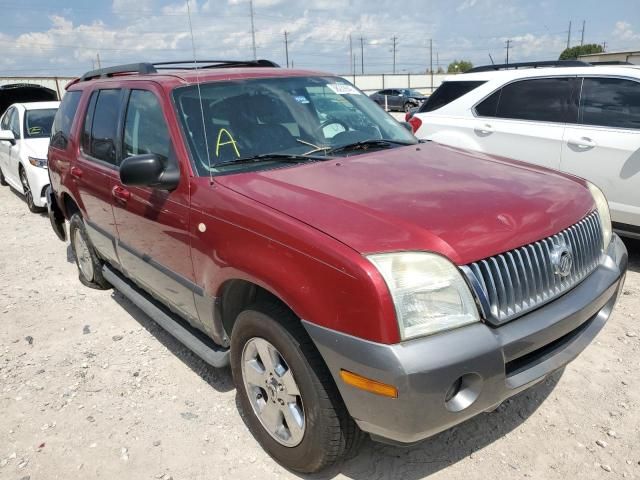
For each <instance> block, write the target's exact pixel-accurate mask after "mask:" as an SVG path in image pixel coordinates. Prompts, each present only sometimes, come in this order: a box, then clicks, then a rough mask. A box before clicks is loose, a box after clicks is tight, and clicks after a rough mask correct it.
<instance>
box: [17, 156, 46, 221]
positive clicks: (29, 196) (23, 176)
mask: <svg viewBox="0 0 640 480" xmlns="http://www.w3.org/2000/svg"><path fill="white" fill-rule="evenodd" d="M20 183H22V190H23V194H24V198H25V200H26V202H27V207H28V208H29V211H30V212H31V213H42V212H44V211H45V210H46V208H43V207H37V206H36V204H35V203H34V202H33V192H31V187H30V186H29V178H28V177H27V172H25V170H24V168H22V166H21V167H20Z"/></svg>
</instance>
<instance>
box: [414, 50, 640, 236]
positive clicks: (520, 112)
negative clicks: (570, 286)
mask: <svg viewBox="0 0 640 480" xmlns="http://www.w3.org/2000/svg"><path fill="white" fill-rule="evenodd" d="M552 65H553V66H552ZM567 65H570V66H567ZM409 121H410V123H411V124H412V126H413V128H414V131H415V133H416V136H418V137H419V138H422V139H427V140H433V141H435V142H438V143H443V144H447V145H451V146H455V147H460V148H465V149H470V150H476V151H480V152H485V153H489V154H493V155H500V156H505V157H510V158H515V159H517V160H521V161H524V162H529V163H533V164H536V165H542V166H545V167H550V168H554V169H557V170H561V171H564V172H567V173H571V174H574V175H577V176H579V177H583V178H586V179H587V180H589V181H591V182H593V183H595V184H596V185H598V186H599V187H600V188H601V189H602V190H603V191H604V193H605V195H606V196H607V198H608V200H609V204H610V208H611V215H612V219H613V222H614V228H615V229H616V230H617V231H618V232H620V233H621V234H624V235H627V236H633V237H636V238H640V66H632V65H589V64H585V63H583V62H569V64H566V63H562V62H539V63H537V64H532V63H529V64H517V68H515V66H514V65H509V66H508V67H506V66H504V65H501V66H487V67H479V68H476V69H474V70H472V71H471V72H470V73H466V74H462V75H454V76H451V77H448V78H447V79H446V81H445V82H444V83H443V84H442V85H441V86H440V87H439V88H438V89H437V90H436V91H435V92H434V93H433V95H432V96H431V97H430V98H429V100H428V101H427V102H426V103H425V104H424V105H423V106H422V107H421V108H420V110H419V112H417V113H415V114H414V115H413V117H412V118H411V119H410V120H409Z"/></svg>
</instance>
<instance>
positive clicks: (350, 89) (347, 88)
mask: <svg viewBox="0 0 640 480" xmlns="http://www.w3.org/2000/svg"><path fill="white" fill-rule="evenodd" d="M327 87H329V88H330V89H331V90H333V91H334V92H335V93H337V94H338V95H360V92H359V91H358V89H357V88H355V87H354V86H352V85H349V84H348V83H333V84H332V83H328V84H327Z"/></svg>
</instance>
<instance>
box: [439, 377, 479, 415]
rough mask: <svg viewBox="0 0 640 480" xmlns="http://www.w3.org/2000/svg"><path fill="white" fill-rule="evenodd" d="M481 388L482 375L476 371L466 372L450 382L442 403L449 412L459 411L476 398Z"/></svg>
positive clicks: (468, 405)
mask: <svg viewBox="0 0 640 480" xmlns="http://www.w3.org/2000/svg"><path fill="white" fill-rule="evenodd" d="M481 390H482V377H481V376H480V375H478V374H477V373H466V374H464V375H462V376H461V377H459V378H457V379H456V380H455V381H454V382H453V383H452V384H451V386H450V387H449V389H448V390H447V393H446V395H445V397H444V405H445V407H447V410H449V411H450V412H460V411H462V410H464V409H465V408H468V407H470V406H471V404H473V402H475V401H476V400H477V399H478V397H479V396H480V391H481Z"/></svg>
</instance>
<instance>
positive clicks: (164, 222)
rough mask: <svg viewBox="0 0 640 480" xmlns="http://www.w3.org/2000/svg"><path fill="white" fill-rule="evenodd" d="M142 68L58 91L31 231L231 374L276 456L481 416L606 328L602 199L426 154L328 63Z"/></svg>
mask: <svg viewBox="0 0 640 480" xmlns="http://www.w3.org/2000/svg"><path fill="white" fill-rule="evenodd" d="M160 67H163V68H164V69H161V68H158V69H156V68H155V66H154V65H152V64H146V63H145V64H135V65H127V66H123V67H111V68H109V69H101V70H97V71H93V72H89V73H87V74H85V75H84V76H83V77H82V79H80V80H78V81H76V82H74V83H73V84H72V85H70V86H68V88H67V93H66V95H65V96H64V99H63V101H62V105H61V106H60V109H59V111H58V115H57V117H56V121H55V122H54V125H55V127H54V131H53V137H52V141H51V144H50V147H49V172H50V175H51V189H50V190H49V193H48V205H49V218H50V220H51V223H52V226H53V228H54V230H55V231H56V233H57V234H58V236H59V237H60V238H61V239H63V240H65V239H66V236H67V230H66V224H65V220H68V221H69V238H70V241H71V247H72V251H73V254H74V257H75V260H76V264H77V266H78V271H79V277H80V280H81V281H82V283H84V284H85V285H87V286H90V287H94V288H110V287H111V286H113V287H115V288H116V289H118V290H119V291H120V292H122V294H123V295H125V296H126V297H127V298H129V299H130V300H131V301H132V302H133V303H135V304H136V305H137V306H139V307H140V308H141V310H142V311H144V312H145V313H147V314H148V315H150V316H151V317H152V318H153V319H154V320H155V321H156V322H157V323H158V324H159V325H161V326H162V327H164V328H166V329H167V330H168V331H169V332H170V333H171V334H172V335H174V336H175V337H176V338H178V339H179V340H180V341H181V342H183V343H184V344H185V345H186V346H187V347H189V348H190V349H192V350H193V351H194V352H195V353H196V354H197V355H199V356H200V357H202V358H203V359H204V360H205V361H206V362H208V363H209V364H211V365H213V366H215V367H224V366H227V365H229V364H230V366H231V372H232V374H233V379H234V382H235V384H236V386H237V396H238V403H239V405H240V408H241V409H242V411H243V412H244V417H245V418H246V421H247V424H248V425H249V428H250V429H251V431H252V433H253V434H254V435H255V437H256V438H257V439H258V441H259V442H260V444H261V445H262V446H263V448H264V449H265V450H266V451H267V452H268V453H269V454H271V455H272V456H273V457H274V458H275V459H276V460H277V461H279V462H281V463H282V464H283V465H285V466H286V467H288V468H290V469H293V470H296V471H300V472H316V471H319V470H321V469H323V468H325V467H327V466H329V465H331V464H332V463H334V462H336V461H338V460H339V459H341V458H344V457H345V456H347V455H349V454H350V452H355V451H356V449H357V447H358V445H359V442H360V440H361V439H362V438H363V437H364V435H365V434H369V435H371V437H372V438H374V439H376V440H381V441H386V442H392V443H400V444H411V443H413V442H417V441H419V440H422V439H425V438H427V437H430V436H433V435H435V434H436V433H438V432H441V431H443V430H445V429H447V428H450V427H452V426H454V425H457V424H459V423H461V422H463V421H465V420H467V419H469V418H471V417H473V416H475V415H478V414H481V413H482V412H485V411H487V410H492V409H495V408H496V407H497V406H498V405H499V404H500V403H501V402H502V401H504V400H505V399H507V398H509V397H511V396H513V395H515V394H517V393H519V392H521V391H523V390H524V389H526V388H529V387H530V386H532V385H535V384H536V383H538V382H540V381H543V380H544V379H545V378H546V377H547V376H548V375H549V374H551V373H552V372H555V371H557V370H561V369H562V368H563V367H564V366H565V365H566V364H567V363H568V362H570V361H571V360H573V359H574V358H575V357H576V356H577V355H578V354H579V353H580V352H581V351H582V350H584V349H585V348H586V347H587V345H589V343H590V342H591V341H592V340H593V339H594V338H595V336H596V335H597V334H598V332H599V331H600V330H601V329H602V327H603V326H604V325H605V323H606V322H607V319H608V318H609V315H610V314H611V311H612V309H613V306H614V304H615V303H616V300H617V298H618V295H619V294H620V292H621V291H622V285H623V281H624V274H625V271H626V268H627V252H626V250H625V247H624V245H623V244H622V242H621V241H620V239H619V238H618V237H617V236H616V235H615V234H613V233H612V230H611V220H610V217H609V209H608V205H607V202H606V199H605V198H604V196H603V195H602V192H601V191H600V190H599V189H598V188H597V187H595V186H593V185H591V184H589V183H588V182H585V181H584V180H581V179H578V178H576V177H572V176H569V175H566V174H563V173H559V172H554V171H551V170H547V169H544V168H538V167H534V166H530V165H524V164H521V163H518V162H511V161H509V160H506V159H504V158H498V157H491V156H489V155H482V156H478V155H475V154H473V153H471V152H469V151H465V150H461V149H456V148H452V147H445V146H442V145H439V144H437V143H435V142H423V143H420V142H418V140H417V139H416V138H415V137H414V136H413V135H412V134H411V133H410V132H408V131H407V130H406V129H405V128H404V127H403V126H402V125H400V123H398V122H397V121H395V120H394V119H393V118H391V117H390V116H389V115H388V114H387V113H385V112H384V111H382V110H381V109H380V108H379V107H378V106H377V105H376V104H375V103H373V102H372V101H371V100H370V99H369V98H368V97H367V96H366V95H363V94H362V92H361V91H360V90H358V89H357V88H355V87H354V86H353V85H352V84H350V83H349V82H347V81H346V80H344V79H342V78H340V77H336V76H333V75H331V74H324V73H318V72H308V71H302V70H293V69H281V68H276V67H275V66H274V65H273V64H272V63H271V62H265V61H258V62H218V63H215V64H211V63H210V62H209V63H207V64H205V65H203V68H202V69H198V70H197V71H195V70H188V69H184V68H182V69H179V68H176V69H175V70H171V71H167V70H166V68H167V65H166V64H163V65H161V66H160ZM213 67H215V68H213ZM585 374H588V372H585ZM585 388H588V386H585ZM205 394H206V392H204V393H203V395H205ZM570 414H574V415H578V413H576V412H573V413H570V412H567V415H570ZM212 415H215V413H213V414H212ZM576 421H577V420H576ZM220 441H221V442H223V441H224V439H221V440H220Z"/></svg>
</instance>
